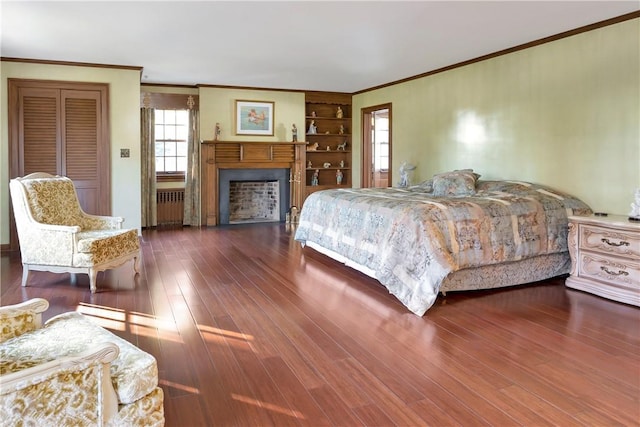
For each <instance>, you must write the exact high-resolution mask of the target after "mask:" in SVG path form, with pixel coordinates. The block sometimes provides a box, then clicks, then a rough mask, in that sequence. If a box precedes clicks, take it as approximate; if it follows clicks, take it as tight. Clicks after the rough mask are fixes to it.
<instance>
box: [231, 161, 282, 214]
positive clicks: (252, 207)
mask: <svg viewBox="0 0 640 427" xmlns="http://www.w3.org/2000/svg"><path fill="white" fill-rule="evenodd" d="M289 189H290V183H289V169H284V168H270V169H220V173H219V189H218V197H219V201H218V202H219V209H220V224H241V223H259V222H283V221H284V220H285V218H286V213H287V211H288V210H289V203H290V202H289V199H290V197H289V196H290V195H289Z"/></svg>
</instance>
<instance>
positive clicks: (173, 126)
mask: <svg viewBox="0 0 640 427" xmlns="http://www.w3.org/2000/svg"><path fill="white" fill-rule="evenodd" d="M155 114H156V117H155V119H156V128H155V138H156V175H157V176H159V177H166V176H170V177H174V178H178V177H181V178H182V179H184V173H185V171H186V170H187V139H188V135H189V110H155Z"/></svg>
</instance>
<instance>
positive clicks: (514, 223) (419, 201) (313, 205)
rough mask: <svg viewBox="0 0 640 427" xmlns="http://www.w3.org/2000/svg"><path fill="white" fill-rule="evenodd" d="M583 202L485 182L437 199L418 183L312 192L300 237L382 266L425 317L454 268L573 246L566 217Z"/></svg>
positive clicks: (583, 208)
mask: <svg viewBox="0 0 640 427" xmlns="http://www.w3.org/2000/svg"><path fill="white" fill-rule="evenodd" d="M589 213H591V210H590V209H589V207H588V206H587V205H586V204H585V203H584V202H582V201H581V200H579V199H577V198H575V197H573V196H571V195H568V194H564V193H561V192H558V191H555V190H552V189H550V188H547V187H543V186H541V185H537V184H530V183H525V182H513V181H478V183H477V186H476V194H475V195H473V196H461V197H460V196H459V197H433V196H432V195H431V194H430V193H426V192H423V191H417V190H412V189H401V188H383V189H373V188H371V189H337V190H325V191H319V192H315V193H313V194H311V195H310V196H309V197H308V198H307V199H306V201H305V203H304V206H303V208H302V211H301V213H300V220H299V225H298V228H297V231H296V234H295V239H296V240H297V241H299V242H301V243H302V244H303V245H304V244H305V243H306V242H307V241H309V242H314V243H316V244H318V245H319V246H321V247H323V248H325V249H328V250H330V251H333V252H335V253H337V254H338V255H341V256H343V257H345V258H347V259H348V260H351V261H353V262H355V263H357V264H360V265H361V266H364V267H366V268H368V269H370V270H372V271H373V272H375V278H376V279H377V280H378V281H380V282H381V283H382V284H383V285H384V286H386V287H387V289H388V290H389V292H391V293H392V294H393V295H395V296H396V297H397V298H398V299H399V300H400V301H401V302H402V303H403V304H404V305H405V306H406V307H407V308H408V309H409V310H411V311H412V312H413V313H415V314H417V315H419V316H422V315H423V314H424V313H425V312H426V311H427V310H428V309H429V307H431V305H433V303H434V301H435V299H436V296H437V294H438V290H439V287H440V284H441V283H442V280H443V279H444V278H445V277H446V276H447V275H448V274H449V273H451V272H453V271H457V270H460V269H463V268H469V267H477V266H481V265H488V264H498V263H503V262H509V261H516V260H521V259H524V258H527V257H533V256H536V255H541V254H550V253H557V252H567V251H568V249H567V232H568V230H567V216H568V215H574V214H575V215H587V214H589Z"/></svg>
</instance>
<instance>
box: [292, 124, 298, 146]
mask: <svg viewBox="0 0 640 427" xmlns="http://www.w3.org/2000/svg"><path fill="white" fill-rule="evenodd" d="M291 135H292V136H293V142H298V128H297V127H296V124H295V123H294V124H292V125H291Z"/></svg>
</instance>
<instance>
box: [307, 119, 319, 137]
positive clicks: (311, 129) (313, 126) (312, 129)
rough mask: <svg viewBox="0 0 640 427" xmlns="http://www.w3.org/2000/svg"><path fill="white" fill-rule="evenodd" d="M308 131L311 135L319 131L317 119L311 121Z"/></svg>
mask: <svg viewBox="0 0 640 427" xmlns="http://www.w3.org/2000/svg"><path fill="white" fill-rule="evenodd" d="M307 133H308V134H309V135H313V134H316V133H318V127H317V126H316V121H315V120H311V123H310V124H309V130H308V131H307Z"/></svg>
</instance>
